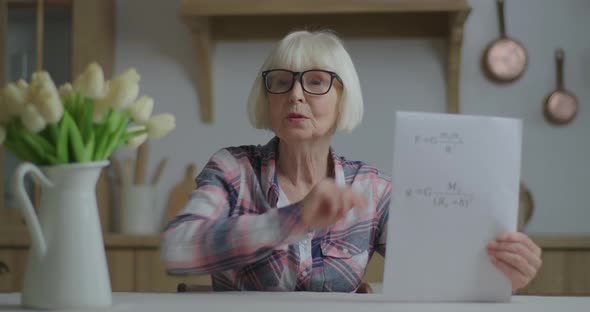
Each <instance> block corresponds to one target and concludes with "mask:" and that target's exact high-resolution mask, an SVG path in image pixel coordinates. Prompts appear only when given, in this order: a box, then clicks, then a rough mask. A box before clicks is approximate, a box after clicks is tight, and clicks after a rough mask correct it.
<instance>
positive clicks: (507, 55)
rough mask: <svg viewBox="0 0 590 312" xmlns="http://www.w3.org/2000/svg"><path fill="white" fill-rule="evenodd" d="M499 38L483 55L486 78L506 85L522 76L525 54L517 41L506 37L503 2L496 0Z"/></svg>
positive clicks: (525, 62)
mask: <svg viewBox="0 0 590 312" xmlns="http://www.w3.org/2000/svg"><path fill="white" fill-rule="evenodd" d="M497 7H498V19H499V25H500V37H499V38H498V39H496V40H494V41H493V42H492V43H490V44H489V45H488V46H487V48H486V50H485V53H484V54H483V58H482V63H483V67H484V73H485V74H486V76H487V77H488V78H489V79H491V80H493V81H495V82H498V83H507V82H512V81H515V80H517V79H518V78H520V77H521V76H522V74H523V73H524V71H525V70H526V67H527V52H526V49H525V48H524V46H523V45H522V44H521V43H520V42H518V41H517V40H515V39H513V38H510V37H508V36H507V35H506V28H505V23H504V1H503V0H497Z"/></svg>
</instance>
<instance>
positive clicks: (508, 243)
mask: <svg viewBox="0 0 590 312" xmlns="http://www.w3.org/2000/svg"><path fill="white" fill-rule="evenodd" d="M487 250H488V254H489V255H490V258H491V260H492V263H494V265H495V266H496V267H497V268H498V269H499V270H500V271H502V272H503V273H504V274H505V275H506V276H507V277H508V278H509V279H510V281H511V282H512V290H517V289H519V288H522V287H524V286H526V285H528V283H530V281H531V280H532V279H533V278H534V277H535V275H537V271H538V270H539V268H540V267H541V264H542V260H541V248H539V246H537V244H535V243H534V242H533V241H532V240H531V239H530V238H529V237H528V236H526V235H525V234H523V233H520V232H513V233H504V234H502V235H500V236H498V238H497V239H496V240H494V241H490V242H489V243H488V245H487Z"/></svg>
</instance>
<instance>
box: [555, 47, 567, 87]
mask: <svg viewBox="0 0 590 312" xmlns="http://www.w3.org/2000/svg"><path fill="white" fill-rule="evenodd" d="M564 59H565V52H563V49H557V50H556V51H555V66H556V69H557V89H559V90H563V89H564V86H563V85H564V83H563V60H564Z"/></svg>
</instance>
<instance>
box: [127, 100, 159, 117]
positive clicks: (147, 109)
mask: <svg viewBox="0 0 590 312" xmlns="http://www.w3.org/2000/svg"><path fill="white" fill-rule="evenodd" d="M153 109H154V99H152V98H151V97H149V96H142V97H140V98H139V99H137V100H136V101H135V102H133V104H131V106H130V107H129V110H128V111H129V116H130V117H131V120H133V121H134V122H135V123H138V124H145V123H146V122H147V121H148V119H149V118H150V116H151V115H152V110H153Z"/></svg>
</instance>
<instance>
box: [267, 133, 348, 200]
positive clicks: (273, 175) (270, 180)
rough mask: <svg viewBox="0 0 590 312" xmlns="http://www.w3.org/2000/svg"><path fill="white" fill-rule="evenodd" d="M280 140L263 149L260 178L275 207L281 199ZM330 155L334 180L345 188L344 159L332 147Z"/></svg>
mask: <svg viewBox="0 0 590 312" xmlns="http://www.w3.org/2000/svg"><path fill="white" fill-rule="evenodd" d="M279 141H280V139H279V138H278V137H276V136H275V137H274V138H272V139H271V140H270V141H269V142H268V143H267V144H266V145H264V146H263V147H262V151H261V152H262V153H261V156H262V162H261V166H260V178H261V184H262V190H263V191H264V194H266V199H267V201H268V203H269V204H270V205H271V206H272V207H274V206H275V205H276V203H277V201H278V198H279V183H278V180H277V172H276V156H277V155H278V153H277V150H278V147H279ZM330 155H331V157H332V160H333V164H334V168H333V169H334V171H333V172H334V180H335V182H336V184H337V185H340V186H344V185H345V184H346V180H345V177H344V169H343V166H342V161H343V160H342V158H341V157H339V156H338V155H337V154H336V152H335V151H334V149H333V148H332V147H331V146H330Z"/></svg>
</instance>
